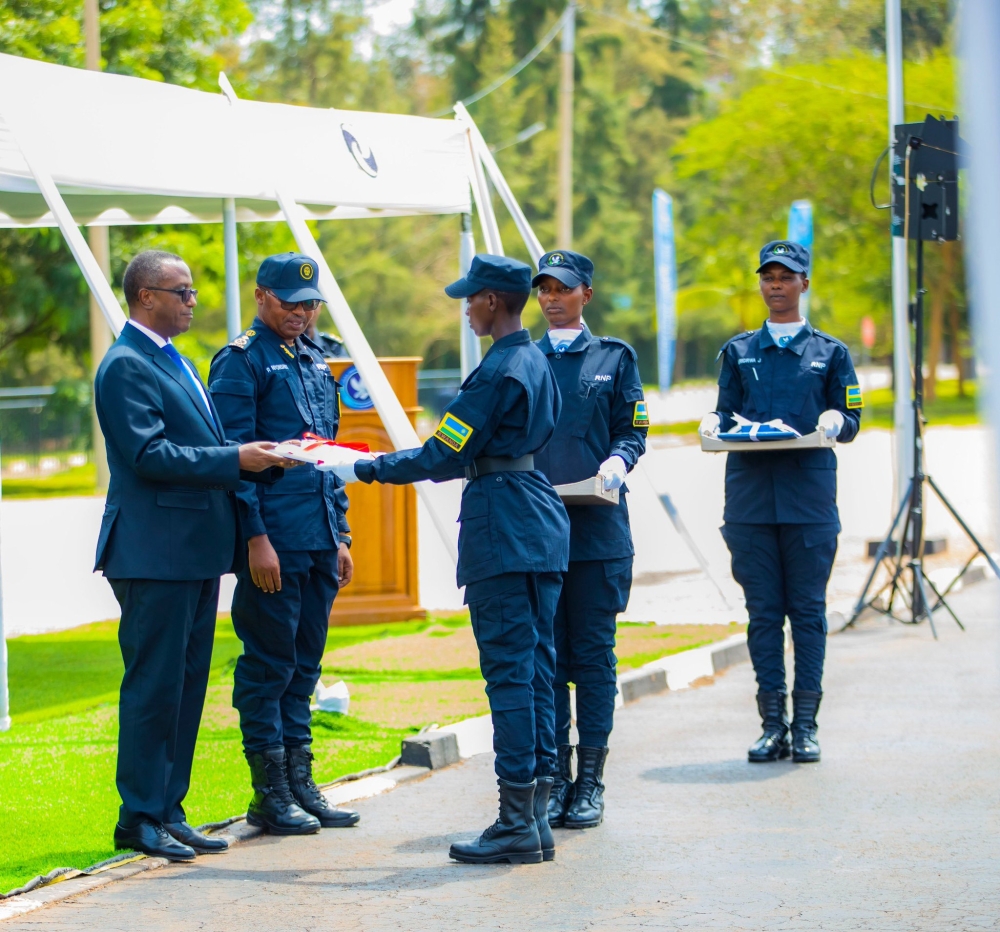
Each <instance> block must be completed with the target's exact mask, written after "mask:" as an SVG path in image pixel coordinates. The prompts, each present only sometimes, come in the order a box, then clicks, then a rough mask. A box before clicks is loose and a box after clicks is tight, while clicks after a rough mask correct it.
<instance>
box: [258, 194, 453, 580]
mask: <svg viewBox="0 0 1000 932" xmlns="http://www.w3.org/2000/svg"><path fill="white" fill-rule="evenodd" d="M277 198H278V205H279V206H280V207H281V211H282V213H283V214H284V215H285V221H286V222H287V223H288V226H289V228H290V229H291V231H292V235H293V236H294V237H295V242H296V244H297V245H298V247H299V249H300V250H301V251H302V252H303V253H304V254H305V255H307V256H309V258H310V259H312V260H313V261H314V262H315V263H316V265H317V266H318V268H319V290H320V291H321V292H322V293H323V295H324V296H325V298H326V306H327V309H328V310H329V311H330V315H331V316H332V317H333V322H334V324H335V325H336V327H337V330H338V331H339V333H340V336H341V338H342V339H343V341H344V343H345V344H346V345H347V351H348V352H349V353H350V354H351V359H352V360H353V361H354V365H355V366H356V367H357V369H358V373H359V374H360V376H361V378H362V380H363V381H364V383H365V388H367V389H368V394H369V395H370V396H371V399H372V401H373V402H374V404H375V410H376V411H378V415H379V417H380V418H381V419H382V425H383V426H384V427H385V429H386V433H388V435H389V439H390V440H391V441H392V445H393V446H394V447H395V448H396V449H397V450H406V449H409V448H412V447H419V446H421V443H420V438H419V437H418V436H417V432H416V431H415V430H414V429H413V425H412V424H411V423H410V419H409V418H408V417H407V416H406V412H405V411H404V410H403V406H402V405H401V404H400V403H399V399H398V398H397V397H396V393H395V392H394V391H393V390H392V386H391V385H390V384H389V380H388V379H387V378H386V377H385V373H384V372H383V371H382V366H381V365H380V364H379V361H378V359H377V357H376V356H375V353H374V352H373V351H372V348H371V346H370V345H369V344H368V339H367V337H365V335H364V332H363V331H362V329H361V326H360V325H359V324H358V321H357V319H356V318H355V316H354V312H353V311H352V310H351V307H350V305H349V304H348V303H347V299H346V298H345V297H344V293H343V292H342V291H341V290H340V285H338V284H337V279H336V278H334V276H333V272H331V271H330V266H329V265H328V264H327V261H326V257H325V256H324V255H323V252H322V250H320V248H319V243H317V242H316V238H315V237H314V236H313V235H312V231H311V230H310V229H309V225H308V224H307V223H306V216H305V212H304V211H303V210H302V207H301V206H300V205H299V204H298V203H297V202H296V201H295V199H294V198H292V197H290V196H288V194H287V193H286V192H284V191H281V190H278V192H277ZM414 487H415V488H416V490H417V494H418V495H419V496H420V497H421V498H422V499H423V501H424V504H425V505H426V506H427V510H428V512H430V515H431V519H432V520H433V522H434V526H435V528H437V531H438V533H439V534H440V535H441V540H442V541H443V542H444V545H445V547H446V548H447V550H448V553H449V554H450V555H451V557H452V559H453V560H454V561H455V563H456V564H457V563H458V541H457V539H456V535H455V532H454V519H452V520H451V521H450V522H449V521H448V520H447V519H445V518H444V517H443V515H442V511H443V500H442V499H441V497H440V495H439V494H437V491H438V490H437V487H436V486H435V485H434V483H432V482H415V483H414Z"/></svg>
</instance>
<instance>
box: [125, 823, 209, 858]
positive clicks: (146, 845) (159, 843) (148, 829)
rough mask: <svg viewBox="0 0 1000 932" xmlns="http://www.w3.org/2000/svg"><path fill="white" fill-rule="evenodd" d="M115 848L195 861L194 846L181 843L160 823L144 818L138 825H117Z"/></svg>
mask: <svg viewBox="0 0 1000 932" xmlns="http://www.w3.org/2000/svg"><path fill="white" fill-rule="evenodd" d="M115 849H116V850H122V849H125V850H129V849H131V850H132V851H141V852H142V853H143V854H148V855H149V856H150V857H153V858H166V859H167V860H168V861H193V860H194V859H195V857H196V856H197V855H196V854H195V850H194V848H191V847H189V846H188V845H184V844H181V843H180V842H179V841H177V839H176V838H174V837H173V836H171V834H170V833H169V832H168V831H167V830H166V829H165V828H164V827H163V826H162V825H161V824H160V823H159V822H152V821H150V820H148V819H144V820H143V821H142V822H139V823H138V824H137V825H129V826H125V825H122V824H121V823H120V822H119V823H118V824H117V825H116V826H115Z"/></svg>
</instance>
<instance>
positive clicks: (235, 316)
mask: <svg viewBox="0 0 1000 932" xmlns="http://www.w3.org/2000/svg"><path fill="white" fill-rule="evenodd" d="M222 239H223V242H224V243H225V250H226V332H227V333H228V334H229V339H230V340H235V339H236V338H237V337H238V336H239V335H240V331H242V330H243V326H242V324H241V323H240V253H239V249H238V247H237V245H236V198H234V197H227V198H225V199H224V200H223V202H222Z"/></svg>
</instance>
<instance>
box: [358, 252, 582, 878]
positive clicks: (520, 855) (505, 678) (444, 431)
mask: <svg viewBox="0 0 1000 932" xmlns="http://www.w3.org/2000/svg"><path fill="white" fill-rule="evenodd" d="M445 292H446V293H447V294H448V295H449V296H450V297H453V298H466V299H467V300H468V307H467V311H466V313H467V314H468V316H469V321H470V324H471V326H472V329H473V330H474V331H475V333H476V334H477V335H478V336H486V335H489V336H491V337H492V338H493V341H494V342H493V345H492V347H490V349H489V351H488V352H487V353H486V355H485V356H484V357H483V361H482V363H481V364H480V365H479V367H478V368H477V369H476V370H475V371H474V372H473V373H472V374H471V375H470V376H469V377H468V378H467V379H466V380H465V382H464V383H463V384H462V388H461V391H460V393H459V395H458V397H457V398H456V399H455V400H454V401H453V402H452V403H451V404H450V405H449V406H448V408H447V410H446V411H445V414H444V417H443V418H442V420H441V423H440V425H439V426H438V429H437V431H436V432H435V433H434V436H433V437H431V438H430V439H429V440H428V441H427V442H426V443H425V444H424V445H423V446H422V447H419V448H417V449H413V450H400V451H398V452H396V453H389V454H386V455H385V456H380V457H378V458H376V459H374V460H373V461H371V462H359V463H356V464H354V465H353V466H351V467H349V468H348V469H346V470H345V471H344V472H343V473H342V475H343V476H344V478H345V479H347V480H348V481H350V480H353V479H354V478H358V479H361V480H362V481H364V482H372V481H376V482H391V483H407V482H417V481H419V480H421V479H433V480H436V481H442V480H445V479H454V478H457V477H460V476H462V475H464V476H465V477H466V478H467V479H468V480H469V481H468V484H467V485H466V487H465V491H464V492H463V493H462V508H461V513H460V516H459V520H460V521H461V530H460V532H459V538H458V584H459V585H460V586H465V601H466V602H467V603H468V605H469V612H470V614H471V616H472V629H473V632H474V633H475V636H476V643H477V644H478V646H479V658H480V665H481V667H482V672H483V677H484V679H485V680H486V692H487V694H488V696H489V700H490V710H491V711H492V713H493V747H494V749H495V750H496V772H497V777H498V780H497V783H498V784H499V787H500V817H499V818H498V819H497V821H496V822H495V823H494V824H493V825H492V826H490V828H488V829H486V831H485V832H483V833H482V835H480V836H479V838H477V839H475V840H474V841H471V842H467V843H459V844H454V845H452V846H451V850H450V851H449V854H450V856H451V857H452V858H454V859H455V860H457V861H465V862H470V863H480V864H484V863H495V862H499V861H507V862H509V863H512V864H534V863H538V862H539V861H541V860H543V859H544V860H550V859H551V858H553V857H554V856H555V842H554V841H553V837H552V832H551V830H550V829H549V825H548V820H547V819H546V805H547V802H548V795H549V790H550V789H551V787H552V776H551V774H552V773H553V772H554V770H555V756H556V749H555V734H554V728H555V715H554V710H553V700H552V677H553V672H554V665H555V651H554V649H553V645H552V618H553V615H554V614H555V610H556V603H557V602H558V600H559V589H560V586H561V582H562V577H561V573H562V572H564V571H565V570H566V566H567V558H568V556H569V520H568V519H567V517H566V509H565V508H564V507H563V504H562V502H561V501H560V499H559V496H558V495H556V493H555V491H554V490H553V489H552V486H551V485H550V484H549V482H548V480H547V479H546V478H545V476H544V475H543V474H542V473H541V472H540V471H539V470H538V469H537V466H536V463H535V456H536V455H537V454H538V452H539V451H540V450H541V449H542V448H543V447H544V446H545V445H546V444H547V443H548V442H549V441H550V439H551V437H552V434H553V430H554V429H555V425H556V421H557V420H558V419H559V408H560V401H559V389H558V388H557V387H556V382H555V379H554V377H553V375H552V372H551V370H550V369H549V366H548V364H547V363H546V361H545V357H544V356H543V355H542V354H541V352H539V350H538V347H537V346H535V345H534V344H533V343H532V342H531V337H530V336H529V334H528V331H527V330H524V329H523V328H522V327H521V310H522V308H523V307H524V305H525V303H526V302H527V299H528V297H529V296H530V294H531V267H530V266H527V265H525V264H524V263H523V262H517V261H516V260H513V259H506V258H504V257H503V256H491V255H480V256H476V257H475V258H474V259H473V261H472V266H471V267H470V269H469V272H468V274H467V275H466V277H465V278H463V279H460V280H459V281H457V282H454V283H453V284H451V285H449V286H448V287H447V288H446V289H445Z"/></svg>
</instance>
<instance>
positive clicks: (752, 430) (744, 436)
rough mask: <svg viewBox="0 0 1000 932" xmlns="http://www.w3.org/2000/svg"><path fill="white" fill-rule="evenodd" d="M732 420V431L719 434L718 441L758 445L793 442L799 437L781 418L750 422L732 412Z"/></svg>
mask: <svg viewBox="0 0 1000 932" xmlns="http://www.w3.org/2000/svg"><path fill="white" fill-rule="evenodd" d="M733 419H734V420H735V421H736V426H735V427H734V428H732V430H727V431H724V432H723V433H721V434H719V439H720V440H730V441H732V440H735V441H737V442H740V443H744V442H745V443H759V442H760V441H762V440H763V441H768V440H794V439H795V438H796V437H801V436H802V434H800V433H799V432H798V431H797V430H796V429H795V428H794V427H789V426H788V425H787V424H786V423H785V422H784V421H782V420H781V418H775V419H774V420H773V421H764V422H763V423H762V422H760V421H751V420H749V419H747V418H745V417H743V416H742V415H740V414H737V413H736V412H735V411H734V412H733Z"/></svg>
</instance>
